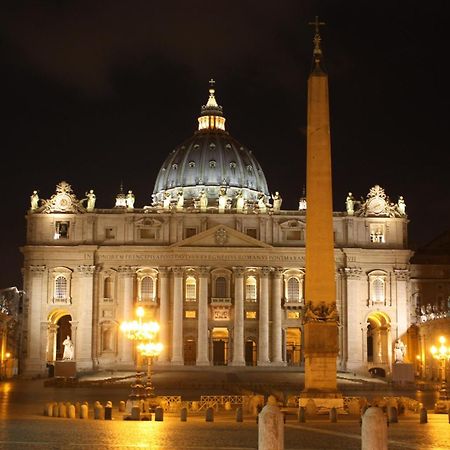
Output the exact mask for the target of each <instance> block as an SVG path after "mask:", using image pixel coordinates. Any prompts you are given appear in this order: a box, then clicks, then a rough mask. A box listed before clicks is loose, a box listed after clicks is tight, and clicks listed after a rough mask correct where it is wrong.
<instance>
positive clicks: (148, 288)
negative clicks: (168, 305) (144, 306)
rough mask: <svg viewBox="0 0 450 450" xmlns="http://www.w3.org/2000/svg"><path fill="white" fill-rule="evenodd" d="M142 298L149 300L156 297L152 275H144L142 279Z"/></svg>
mask: <svg viewBox="0 0 450 450" xmlns="http://www.w3.org/2000/svg"><path fill="white" fill-rule="evenodd" d="M140 297H141V300H142V301H146V300H147V301H149V300H153V299H154V298H155V296H154V281H153V278H152V277H144V278H142V280H141V296H140Z"/></svg>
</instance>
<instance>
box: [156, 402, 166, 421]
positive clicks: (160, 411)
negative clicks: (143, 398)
mask: <svg viewBox="0 0 450 450" xmlns="http://www.w3.org/2000/svg"><path fill="white" fill-rule="evenodd" d="M163 420H164V409H162V408H161V406H157V407H156V408H155V422H162V421H163Z"/></svg>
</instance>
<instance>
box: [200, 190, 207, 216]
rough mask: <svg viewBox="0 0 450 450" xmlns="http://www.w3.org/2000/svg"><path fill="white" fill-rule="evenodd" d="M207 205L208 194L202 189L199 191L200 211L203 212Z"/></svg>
mask: <svg viewBox="0 0 450 450" xmlns="http://www.w3.org/2000/svg"><path fill="white" fill-rule="evenodd" d="M207 207H208V196H207V195H206V192H205V190H204V189H202V192H200V211H202V212H205V211H206V208H207Z"/></svg>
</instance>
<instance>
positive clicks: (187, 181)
mask: <svg viewBox="0 0 450 450" xmlns="http://www.w3.org/2000/svg"><path fill="white" fill-rule="evenodd" d="M205 195H206V197H207V205H208V207H215V206H217V205H218V201H219V196H221V195H226V197H227V201H228V205H229V207H231V208H234V207H235V203H236V199H237V198H238V197H243V199H244V200H245V202H246V203H247V204H253V203H256V202H258V201H261V199H263V201H264V202H265V203H268V201H269V191H268V188H267V182H266V178H265V176H264V173H263V171H262V169H261V166H260V165H259V163H258V161H257V160H256V158H255V156H254V155H253V153H252V151H251V150H249V149H248V148H246V147H244V146H243V145H242V144H241V143H239V142H238V141H237V140H236V139H234V138H233V137H232V136H231V135H230V134H229V133H228V132H227V131H225V117H224V116H223V111H222V107H221V106H219V105H218V104H217V102H216V99H215V89H214V88H213V85H211V87H210V89H209V98H208V102H207V104H206V105H204V106H202V107H201V113H200V116H199V118H198V130H197V131H196V132H195V133H194V135H193V136H191V137H190V138H189V139H187V140H186V141H184V142H183V143H182V144H181V145H179V146H178V147H176V148H175V149H174V150H172V152H171V153H170V154H169V156H168V157H167V158H166V160H165V161H164V164H163V165H162V167H161V169H160V171H159V174H158V176H157V178H156V183H155V188H154V190H153V204H154V205H155V206H156V205H162V204H163V202H164V199H168V198H169V199H171V200H172V201H173V202H177V199H179V198H182V206H183V207H184V208H189V207H190V206H195V202H196V201H197V200H198V199H199V198H200V197H201V196H205Z"/></svg>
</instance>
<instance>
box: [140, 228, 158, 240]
mask: <svg viewBox="0 0 450 450" xmlns="http://www.w3.org/2000/svg"><path fill="white" fill-rule="evenodd" d="M139 231H140V238H141V239H156V230H155V229H153V228H141V229H140V230H139Z"/></svg>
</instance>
